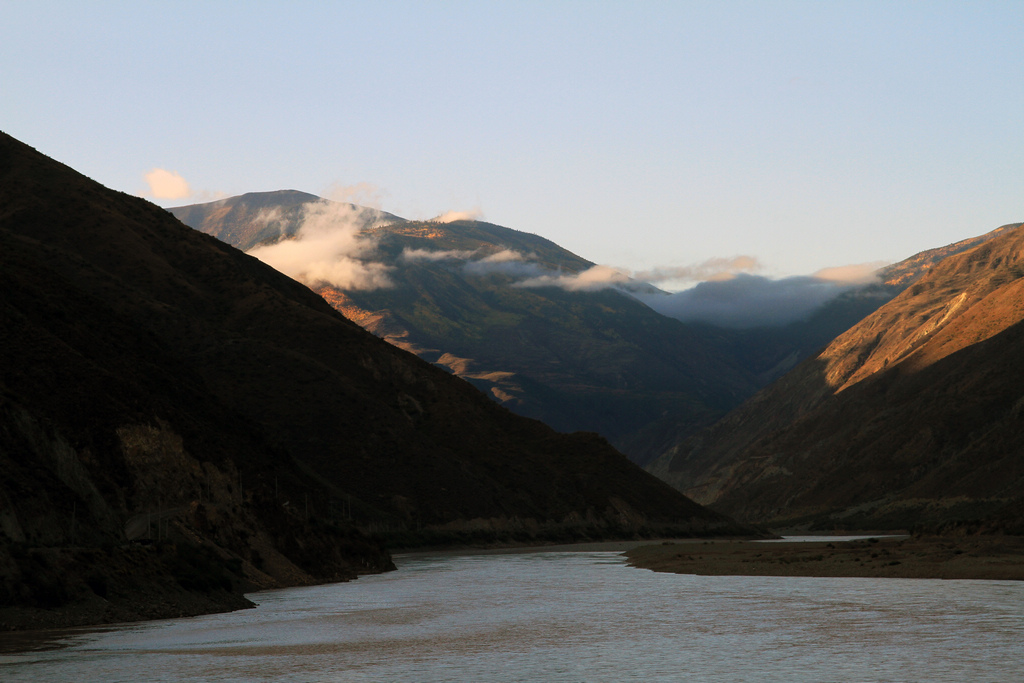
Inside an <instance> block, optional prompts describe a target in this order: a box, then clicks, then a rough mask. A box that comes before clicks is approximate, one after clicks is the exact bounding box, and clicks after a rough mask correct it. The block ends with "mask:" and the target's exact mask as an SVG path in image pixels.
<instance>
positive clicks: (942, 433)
mask: <svg viewBox="0 0 1024 683" xmlns="http://www.w3.org/2000/svg"><path fill="white" fill-rule="evenodd" d="M990 235H992V233H990ZM1022 275H1024V228H1022V227H1021V224H1013V225H1009V226H1004V227H1003V228H1001V229H1000V230H999V231H997V232H996V233H995V235H994V236H993V237H992V238H991V239H989V240H988V241H985V242H983V243H982V244H981V245H980V246H977V247H975V248H973V249H971V250H969V251H966V252H963V253H959V254H957V255H953V256H949V257H948V258H945V259H944V260H942V261H941V262H940V263H938V265H936V266H934V267H933V268H932V269H931V271H930V272H929V273H928V274H927V275H925V276H924V277H921V278H920V279H919V280H917V281H916V282H915V283H914V284H913V285H911V286H910V287H909V288H908V289H907V290H905V291H904V292H903V293H902V294H901V295H899V296H898V297H896V298H895V299H893V300H892V301H891V302H889V303H888V304H886V305H885V306H883V307H882V308H880V309H879V310H877V311H876V312H875V313H873V314H872V315H870V316H868V317H867V318H865V319H864V320H863V321H861V322H860V323H859V324H857V325H855V326H854V327H853V328H852V329H850V330H849V331H847V332H846V333H844V334H842V335H840V336H839V337H838V338H837V339H835V340H834V341H833V342H832V343H831V344H830V345H829V346H828V347H827V348H826V349H825V350H824V351H823V352H822V353H820V354H819V355H817V356H816V357H815V358H812V359H810V360H808V361H806V362H804V363H803V364H802V365H801V366H799V367H798V368H797V369H795V370H794V371H793V372H791V373H789V374H788V375H786V376H785V377H783V378H782V379H781V380H779V381H778V382H776V383H775V384H773V385H772V386H770V387H768V388H767V389H765V390H763V391H762V392H760V393H759V394H757V395H756V396H755V397H754V398H752V399H751V400H750V401H748V402H747V403H746V404H744V405H743V406H742V407H741V408H739V409H737V410H736V411H734V412H733V413H731V414H730V415H728V416H727V417H726V418H725V419H723V420H722V421H721V422H719V423H718V424H716V425H715V426H714V427H712V428H710V429H708V430H706V431H704V432H702V433H701V434H698V435H697V436H695V437H693V438H691V439H689V440H687V441H686V442H684V443H683V444H681V445H680V446H678V447H676V448H675V449H673V450H672V451H670V452H669V453H667V454H666V455H665V456H663V457H662V458H661V459H659V460H658V461H657V462H656V463H654V465H653V466H652V468H651V469H652V471H655V472H656V473H657V474H659V476H662V477H663V478H665V479H667V480H669V481H671V482H673V483H674V484H675V485H676V486H678V487H680V488H681V489H682V490H684V491H687V492H689V493H690V494H691V495H692V496H693V497H694V498H695V499H696V500H699V501H702V502H704V503H706V504H712V505H713V507H715V508H716V509H720V510H723V511H728V512H730V513H732V514H735V515H737V516H738V517H740V518H742V519H746V520H757V521H759V522H763V523H787V522H794V521H798V520H805V521H806V520H810V521H813V522H814V523H816V524H817V525H819V527H825V528H828V527H833V526H834V527H849V528H858V527H859V528H870V527H892V528H899V527H904V528H905V527H907V526H911V525H914V524H923V525H931V526H941V525H944V524H969V525H974V526H976V527H979V528H1018V527H1019V525H1020V519H1019V515H1017V514H1016V513H1013V514H1011V513H1012V511H1013V510H1018V511H1019V509H1020V496H1021V492H1022V491H1024V456H1022V453H1024V451H1022V450H1021V446H1020V444H1021V443H1022V442H1024V441H1022V439H1024V420H1022V419H1021V405H1022V403H1021V401H1022V400H1024V399H1022V396H1024V394H1022V392H1021V389H1020V387H1021V386H1022V384H1024V364H1022V361H1021V358H1022V356H1021V349H1022V348H1024V347H1022V344H1024V338H1022V334H1024V324H1022V320H1024V278H1022Z"/></svg>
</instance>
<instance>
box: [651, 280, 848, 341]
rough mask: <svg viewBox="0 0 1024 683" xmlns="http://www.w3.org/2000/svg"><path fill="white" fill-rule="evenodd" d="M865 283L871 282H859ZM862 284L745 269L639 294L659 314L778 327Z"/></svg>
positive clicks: (724, 324) (742, 325)
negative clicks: (682, 287)
mask: <svg viewBox="0 0 1024 683" xmlns="http://www.w3.org/2000/svg"><path fill="white" fill-rule="evenodd" d="M860 284H866V283H860ZM856 286H859V285H858V283H851V282H843V281H838V280H828V279H824V278H820V277H815V276H813V275H812V276H799V277H787V278H780V279H778V280H773V279H771V278H767V277H764V276H762V275H750V274H748V273H740V274H738V275H736V276H734V277H732V278H730V279H728V280H715V281H707V282H701V283H699V284H698V285H697V286H696V287H693V288H691V289H687V290H683V291H681V292H672V293H667V292H666V293H652V294H645V293H638V294H634V296H636V297H637V298H638V299H639V300H640V301H642V302H644V303H645V304H647V305H648V306H650V307H651V308H653V309H654V310H656V311H657V312H658V313H661V314H662V315H667V316H669V317H670V318H676V319H677V320H682V321H684V322H706V323H711V324H713V325H720V326H722V327H736V328H748V327H762V326H777V325H785V324H787V323H791V322H795V321H797V320H802V319H805V318H807V317H808V316H810V315H811V314H812V313H813V312H814V311H816V310H817V309H818V308H820V307H821V306H823V305H824V304H826V303H827V302H829V301H830V300H832V299H834V298H835V297H837V296H839V295H840V294H842V293H843V292H845V291H848V290H850V289H852V288H854V287H856Z"/></svg>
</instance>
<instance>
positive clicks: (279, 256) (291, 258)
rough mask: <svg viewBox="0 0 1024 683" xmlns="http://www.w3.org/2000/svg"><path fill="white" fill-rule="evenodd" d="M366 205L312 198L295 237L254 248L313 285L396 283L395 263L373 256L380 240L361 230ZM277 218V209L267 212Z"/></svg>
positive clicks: (264, 217) (262, 257)
mask: <svg viewBox="0 0 1024 683" xmlns="http://www.w3.org/2000/svg"><path fill="white" fill-rule="evenodd" d="M364 213H365V210H364V209H362V208H360V207H356V206H352V205H350V204H344V203H336V202H327V201H320V202H312V203H310V204H306V205H305V206H304V207H303V210H302V218H301V222H300V226H299V229H298V230H297V231H296V233H295V235H294V237H293V238H292V239H287V240H283V241H281V242H277V243H276V244H271V245H264V246H258V247H255V248H253V249H250V250H249V254H251V255H252V256H255V257H256V258H258V259H259V260H261V261H263V262H264V263H266V264H267V265H269V266H271V267H273V268H275V269H276V270H278V271H280V272H282V273H284V274H285V275H288V276H290V277H293V278H295V279H296V280H299V281H300V282H303V283H305V284H307V285H310V286H316V285H321V284H330V285H334V286H335V287H338V288H339V289H379V288H382V287H391V286H393V282H392V281H391V278H390V277H389V276H388V273H389V271H390V270H391V268H390V267H388V266H386V265H384V264H382V263H376V262H373V261H370V260H367V259H366V258H365V257H366V256H367V255H368V254H369V253H370V252H372V251H373V249H374V247H375V246H376V243H375V242H374V240H373V239H372V238H371V237H367V236H365V235H361V234H360V230H361V229H362V227H363V226H364V225H365V224H366V217H365V215H364ZM260 218H261V219H262V220H266V221H268V222H269V221H271V220H274V218H275V216H274V215H273V212H268V213H267V214H265V215H264V214H261V215H260Z"/></svg>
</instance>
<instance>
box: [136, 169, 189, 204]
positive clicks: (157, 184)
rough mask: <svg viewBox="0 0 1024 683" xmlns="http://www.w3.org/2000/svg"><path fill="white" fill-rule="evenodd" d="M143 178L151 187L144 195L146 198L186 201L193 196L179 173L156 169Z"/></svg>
mask: <svg viewBox="0 0 1024 683" xmlns="http://www.w3.org/2000/svg"><path fill="white" fill-rule="evenodd" d="M143 177H144V178H145V179H146V183H147V184H148V185H149V192H146V193H144V196H149V197H152V198H153V199H184V198H185V197H189V196H191V195H192V189H191V188H190V187H189V186H188V183H187V182H186V181H185V179H184V178H182V177H181V175H179V174H178V172H177V171H168V170H166V169H163V168H154V169H153V170H152V171H150V172H149V173H146V174H145V175H144V176H143Z"/></svg>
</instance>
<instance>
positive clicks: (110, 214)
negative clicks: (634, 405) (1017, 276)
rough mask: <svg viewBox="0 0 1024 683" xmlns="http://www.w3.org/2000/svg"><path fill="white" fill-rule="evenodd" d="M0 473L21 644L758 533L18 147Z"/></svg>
mask: <svg viewBox="0 0 1024 683" xmlns="http://www.w3.org/2000/svg"><path fill="white" fill-rule="evenodd" d="M0 471H2V472H3V473H4V476H3V478H2V479H0V532H2V533H0V624H3V625H4V626H6V627H22V628H24V627H32V626H34V627H41V626H47V625H51V626H52V625H69V624H74V623H95V622H100V621H110V620H125V619H133V618H155V617H159V616H172V615H173V616H177V615H179V614H182V613H199V612H204V611H210V610H217V609H225V608H233V607H238V606H242V605H244V604H247V603H246V601H245V600H244V599H243V598H242V597H241V591H242V590H250V589H253V588H257V587H270V586H280V585H294V584H301V583H311V582H317V581H329V580H330V581H334V580H342V579H347V578H353V577H355V576H356V575H358V574H360V573H365V572H371V571H383V570H386V569H388V568H389V567H390V566H391V561H390V558H389V556H388V554H387V551H386V550H385V547H384V545H383V544H384V543H386V544H388V545H389V546H391V547H395V546H398V545H404V546H411V545H417V544H419V545H422V544H429V543H468V542H493V541H503V542H511V541H521V542H539V541H546V540H571V539H582V538H607V537H623V536H635V535H644V534H660V533H698V534H699V533H741V532H745V531H748V529H745V528H741V527H739V526H737V525H735V524H734V523H732V522H731V521H730V520H728V519H726V518H724V517H723V516H721V515H719V514H717V513H712V512H710V511H707V510H705V509H703V508H701V507H699V506H697V505H696V504H694V503H692V502H691V501H689V500H687V499H686V498H684V497H683V496H682V495H681V494H679V493H678V492H676V491H674V490H673V489H671V488H670V487H668V486H667V485H665V484H664V483H662V482H660V481H658V480H657V479H655V478H654V477H652V476H650V475H648V474H646V473H644V472H643V471H642V470H640V469H639V468H638V467H636V466H635V465H633V464H631V463H629V462H628V460H627V459H626V458H625V457H623V456H622V455H621V454H620V453H618V452H616V451H615V450H614V449H612V448H611V447H610V446H609V445H608V444H607V442H605V441H604V440H603V439H601V438H599V437H597V436H596V435H593V434H574V435H560V434H557V433H555V432H554V431H552V430H551V429H549V428H548V427H546V426H544V425H543V424H541V423H539V422H536V421H534V420H529V419H524V418H521V417H518V416H515V415H513V414H511V413H510V412H508V411H507V410H506V409H504V408H502V407H501V406H499V405H497V404H495V403H494V402H492V401H490V400H488V399H486V398H485V397H483V396H481V395H480V393H479V392H478V391H477V390H476V389H474V388H473V387H472V386H470V385H469V384H468V383H466V382H465V381H463V380H462V379H460V378H458V377H455V376H452V375H451V374H449V373H447V372H445V371H443V370H441V369H439V368H437V367H435V366H433V365H430V364H429V363H426V362H424V361H422V360H420V359H418V358H416V357H415V356H413V355H411V354H408V353H406V352H405V351H402V350H400V349H398V348H396V347H394V346H392V345H389V344H387V343H385V342H383V341H381V340H380V339H378V338H376V337H374V336H373V335H371V334H369V333H367V332H365V331H364V330H363V329H362V328H360V327H359V326H358V325H356V324H355V323H353V322H351V321H349V320H347V319H346V318H344V317H343V316H342V315H341V314H339V313H338V312H337V311H336V310H334V309H333V308H332V307H331V306H330V305H328V304H327V303H326V302H325V301H324V300H323V299H322V298H321V297H320V296H318V295H317V294H315V293H313V292H312V291H310V290H309V289H308V288H306V287H305V286H303V285H301V284H299V283H297V282H295V281H294V280H292V279H290V278H288V277H286V276H284V275H282V274H280V273H278V272H277V271H275V270H273V269H271V268H269V267H268V266H266V265H264V264H263V263H261V262H259V261H258V260H256V259H254V258H252V257H250V256H247V255H246V254H244V253H242V252H240V251H238V250H236V249H234V248H233V247H230V246H228V245H226V244H224V243H223V242H221V241H219V240H216V239H214V238H212V237H209V236H207V235H203V234H201V233H199V232H196V231H194V230H192V229H190V228H188V227H186V226H184V225H182V224H181V223H180V222H179V221H178V220H177V219H176V218H174V217H173V216H172V215H170V214H169V213H168V212H166V211H164V210H163V209H160V208H159V207H156V206H154V205H152V204H150V203H148V202H146V201H144V200H142V199H139V198H136V197H131V196H128V195H126V194H123V193H119V192H115V191H111V190H108V189H106V188H104V187H102V186H100V185H99V184H97V183H95V182H93V181H91V180H90V179H88V178H86V177H85V176H83V175H81V174H79V173H77V172H75V171H73V170H72V169H69V168H67V167H65V166H63V165H61V164H59V163H57V162H55V161H53V160H51V159H49V158H47V157H45V156H43V155H41V154H39V153H38V152H36V151H35V150H33V149H31V148H29V147H27V146H26V145H24V144H22V143H20V142H18V141H16V140H14V139H13V138H11V137H9V136H7V135H4V134H0ZM371 534H373V535H371ZM2 627H3V626H0V628H2Z"/></svg>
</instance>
